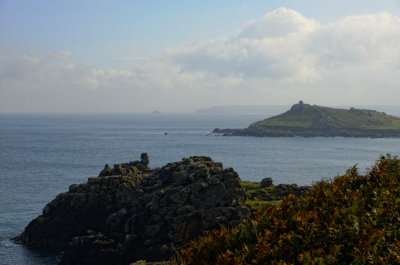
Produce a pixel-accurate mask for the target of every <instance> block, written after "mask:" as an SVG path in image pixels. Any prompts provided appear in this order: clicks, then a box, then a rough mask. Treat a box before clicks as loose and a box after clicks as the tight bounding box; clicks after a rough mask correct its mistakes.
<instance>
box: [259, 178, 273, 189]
mask: <svg viewBox="0 0 400 265" xmlns="http://www.w3.org/2000/svg"><path fill="white" fill-rule="evenodd" d="M270 186H272V178H263V179H262V180H261V187H262V188H264V187H270Z"/></svg>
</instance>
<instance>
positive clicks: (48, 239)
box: [15, 154, 250, 265]
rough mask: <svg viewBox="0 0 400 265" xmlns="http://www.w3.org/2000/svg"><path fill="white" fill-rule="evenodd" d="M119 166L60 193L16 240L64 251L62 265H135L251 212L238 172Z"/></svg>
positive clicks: (205, 161)
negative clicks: (134, 263)
mask: <svg viewBox="0 0 400 265" xmlns="http://www.w3.org/2000/svg"><path fill="white" fill-rule="evenodd" d="M148 163H149V161H148V156H147V154H146V155H143V154H142V156H141V160H140V161H134V162H130V163H124V164H116V165H114V167H113V168H112V169H111V167H110V166H107V165H106V167H105V168H104V170H103V171H101V173H100V175H99V177H97V178H89V180H88V182H87V183H83V184H79V185H71V187H70V189H69V191H68V192H66V193H62V194H60V195H58V196H57V197H56V198H55V199H54V200H53V201H52V202H50V203H49V204H48V205H47V206H46V207H45V208H44V210H43V214H42V215H41V216H39V217H38V218H36V219H34V220H33V221H32V222H31V223H30V224H29V225H28V226H27V227H26V229H25V231H24V232H23V233H22V234H21V235H20V236H18V237H17V238H15V239H16V241H19V242H22V243H25V244H27V245H30V246H33V247H39V248H47V249H49V248H55V249H59V250H65V253H64V256H63V257H62V261H61V264H64V265H67V264H130V263H132V262H135V261H137V260H147V261H158V260H162V259H168V258H170V256H171V255H172V253H174V248H179V247H182V246H185V245H186V244H187V243H188V242H189V241H190V240H191V239H193V238H194V237H196V236H198V235H200V234H202V233H203V231H204V230H208V229H213V228H217V227H218V226H219V225H220V224H221V223H223V224H225V225H227V226H234V225H237V224H238V223H239V222H240V220H241V219H243V218H244V217H246V216H248V215H249V214H250V210H249V209H248V208H247V207H246V206H244V202H245V200H246V195H245V191H244V189H243V188H242V186H241V185H240V179H239V176H238V174H237V173H236V172H235V171H234V170H233V169H231V168H228V169H224V168H223V166H222V163H217V162H214V161H213V160H212V159H211V158H209V157H202V156H196V157H189V158H184V159H182V161H179V162H174V163H169V164H167V165H165V166H164V167H162V168H157V169H150V168H148V167H147V165H148Z"/></svg>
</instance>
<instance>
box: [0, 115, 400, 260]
mask: <svg viewBox="0 0 400 265" xmlns="http://www.w3.org/2000/svg"><path fill="white" fill-rule="evenodd" d="M267 116H268V115H267ZM267 116H266V115H260V114H258V115H255V114H253V115H234V116H230V115H210V114H135V115H132V114H130V115H128V114H126V115H121V114H118V115H109V114H107V115H17V114H0V264H1V265H6V264H7V265H8V264H26V265H39V264H57V262H58V260H59V254H57V253H55V254H54V253H43V252H37V251H32V250H29V249H27V248H25V247H23V246H20V245H15V244H13V243H12V242H11V241H10V240H9V238H11V237H14V236H16V235H18V234H19V233H21V232H22V231H23V229H24V228H25V226H26V225H27V224H28V223H29V221H30V220H31V219H33V218H35V217H36V216H37V215H39V214H40V213H41V211H42V209H43V207H44V206H45V204H46V203H47V202H49V201H50V200H52V199H53V198H54V197H55V196H56V195H57V194H58V193H60V192H65V191H67V190H68V187H69V185H71V184H73V183H82V182H85V181H86V180H87V178H88V177H93V176H97V175H98V173H99V171H100V170H101V169H103V167H104V164H106V163H109V164H113V163H120V162H128V161H132V160H137V159H139V157H140V154H141V153H142V152H147V153H148V154H149V157H150V166H151V167H159V166H163V165H164V164H166V163H168V162H173V161H177V160H180V159H181V158H183V157H188V156H193V155H206V156H211V157H212V158H213V159H214V160H215V161H221V162H223V164H224V166H225V167H233V168H234V169H235V170H236V171H237V172H238V173H239V175H240V177H241V178H242V179H243V180H251V181H260V180H261V179H262V178H263V177H272V178H273V180H274V183H276V184H279V183H297V184H300V185H310V184H312V183H313V182H315V181H318V180H320V179H321V178H333V177H335V176H336V175H338V174H343V173H344V172H345V170H346V169H348V168H349V167H352V166H353V165H354V164H358V167H359V168H360V170H361V171H365V169H366V168H367V167H370V166H371V165H373V163H374V162H375V161H376V160H377V159H378V158H379V156H380V155H381V154H386V153H391V154H393V155H399V154H400V139H356V138H256V137H217V136H207V134H208V133H209V132H210V131H212V130H213V129H214V128H215V127H219V128H243V127H247V126H248V125H249V123H251V122H253V121H257V120H260V119H262V118H265V117H267ZM165 133H167V134H165Z"/></svg>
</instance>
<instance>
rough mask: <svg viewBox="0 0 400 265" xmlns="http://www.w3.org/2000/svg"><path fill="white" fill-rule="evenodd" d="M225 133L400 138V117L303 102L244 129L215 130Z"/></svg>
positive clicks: (229, 134) (365, 110)
mask: <svg viewBox="0 0 400 265" xmlns="http://www.w3.org/2000/svg"><path fill="white" fill-rule="evenodd" d="M213 133H216V134H221V135H225V136H271V137H295V136H301V137H335V136H340V137H373V138H381V137H400V118H398V117H394V116H391V115H387V114H385V113H384V112H377V111H375V110H367V109H355V108H351V109H348V110H346V109H336V108H328V107H322V106H316V105H309V104H304V103H303V102H302V101H300V102H299V103H298V104H295V105H293V106H292V107H291V109H290V110H289V111H287V112H285V113H282V114H280V115H278V116H274V117H271V118H269V119H265V120H262V121H258V122H255V123H252V124H251V125H250V126H249V127H248V128H245V129H218V128H217V129H215V130H214V131H213Z"/></svg>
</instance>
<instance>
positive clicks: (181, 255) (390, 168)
mask: <svg viewBox="0 0 400 265" xmlns="http://www.w3.org/2000/svg"><path fill="white" fill-rule="evenodd" d="M172 264H400V160H399V159H398V158H397V157H391V156H390V155H388V156H386V157H385V156H382V157H381V158H380V160H379V161H378V162H377V163H376V164H375V165H374V166H373V168H372V169H371V170H370V171H369V172H368V173H366V174H365V175H361V174H359V172H358V171H357V169H356V168H355V167H353V168H351V169H349V170H348V171H347V172H346V174H345V175H343V176H339V177H336V178H335V179H334V180H332V181H327V180H323V181H320V182H318V183H316V184H314V185H313V187H312V189H311V191H310V192H309V194H307V195H306V196H304V197H299V198H298V197H295V196H293V195H290V196H288V197H286V198H285V199H284V200H283V201H282V204H281V205H280V206H279V207H277V206H273V205H268V204H267V205H264V206H263V207H262V208H261V209H260V210H259V211H258V212H257V213H256V214H255V215H254V216H253V217H251V218H248V219H246V220H244V221H243V222H242V223H241V224H240V225H239V226H237V227H235V228H233V229H229V228H226V227H224V226H222V227H221V228H220V229H219V230H214V231H209V232H206V233H205V235H204V236H202V237H200V238H198V239H196V240H193V241H192V242H191V244H190V245H189V246H188V247H187V248H186V249H181V250H179V252H178V253H177V255H176V257H175V258H174V259H173V261H172Z"/></svg>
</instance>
